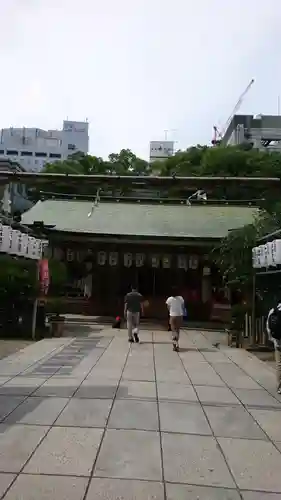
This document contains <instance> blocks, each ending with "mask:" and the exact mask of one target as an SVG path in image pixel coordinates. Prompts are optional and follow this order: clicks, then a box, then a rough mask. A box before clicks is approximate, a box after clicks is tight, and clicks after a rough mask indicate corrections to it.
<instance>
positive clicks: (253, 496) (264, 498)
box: [241, 491, 281, 500]
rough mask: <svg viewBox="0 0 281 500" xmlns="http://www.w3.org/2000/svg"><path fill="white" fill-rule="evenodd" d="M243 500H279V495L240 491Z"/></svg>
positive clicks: (280, 496) (280, 495) (280, 497)
mask: <svg viewBox="0 0 281 500" xmlns="http://www.w3.org/2000/svg"><path fill="white" fill-rule="evenodd" d="M241 494H242V499H243V500H281V493H265V492H264V491H263V492H260V491H242V492H241Z"/></svg>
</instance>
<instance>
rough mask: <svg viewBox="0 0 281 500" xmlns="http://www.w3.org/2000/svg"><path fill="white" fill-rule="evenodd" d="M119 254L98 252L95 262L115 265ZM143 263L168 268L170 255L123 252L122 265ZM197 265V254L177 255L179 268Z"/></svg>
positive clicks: (170, 261) (141, 264) (189, 267)
mask: <svg viewBox="0 0 281 500" xmlns="http://www.w3.org/2000/svg"><path fill="white" fill-rule="evenodd" d="M119 257H120V256H119V254H118V252H109V253H108V254H107V252H98V254H97V263H98V265H99V266H105V265H106V264H107V262H108V264H109V265H110V266H117V265H118V264H119ZM145 263H148V264H149V265H151V267H154V268H158V267H160V266H162V268H164V269H169V268H170V267H171V264H172V256H171V255H163V256H160V255H150V256H146V255H145V254H144V253H136V254H133V253H130V252H127V253H125V254H123V265H124V266H125V267H132V266H133V265H135V266H136V267H142V266H144V264H145ZM198 265H199V259H198V257H197V256H191V257H189V256H187V255H178V256H177V266H178V268H179V269H185V270H187V269H197V268H198Z"/></svg>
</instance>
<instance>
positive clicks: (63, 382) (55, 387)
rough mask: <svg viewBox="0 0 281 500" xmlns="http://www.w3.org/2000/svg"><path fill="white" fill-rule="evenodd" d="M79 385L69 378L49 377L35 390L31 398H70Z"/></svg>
mask: <svg viewBox="0 0 281 500" xmlns="http://www.w3.org/2000/svg"><path fill="white" fill-rule="evenodd" d="M79 385H80V383H79V382H77V380H76V379H72V378H71V377H67V378H59V377H51V378H50V379H48V380H47V381H46V382H45V383H44V384H43V385H42V386H41V387H39V389H37V391H36V392H35V393H34V394H33V396H40V397H58V398H71V397H72V396H73V394H74V392H75V391H76V390H77V388H78V387H79Z"/></svg>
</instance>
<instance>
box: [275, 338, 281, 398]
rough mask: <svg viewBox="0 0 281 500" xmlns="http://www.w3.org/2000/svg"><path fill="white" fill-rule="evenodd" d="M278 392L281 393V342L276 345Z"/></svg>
mask: <svg viewBox="0 0 281 500" xmlns="http://www.w3.org/2000/svg"><path fill="white" fill-rule="evenodd" d="M275 362H276V381H277V392H278V393H279V394H281V344H279V346H275Z"/></svg>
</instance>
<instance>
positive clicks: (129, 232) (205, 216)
mask: <svg viewBox="0 0 281 500" xmlns="http://www.w3.org/2000/svg"><path fill="white" fill-rule="evenodd" d="M91 210H92V203H91V202H89V201H74V200H46V201H39V202H38V203H37V204H36V205H35V206H34V207H32V208H31V209H30V210H29V211H28V212H26V213H25V214H23V217H22V221H23V223H24V224H32V223H33V221H34V220H37V221H38V220H42V221H44V223H45V224H46V225H55V227H56V229H57V230H59V231H68V232H75V233H92V234H98V235H101V234H107V235H121V236H144V237H169V238H179V237H186V238H222V237H223V236H226V235H227V232H228V230H229V229H236V228H239V227H242V226H243V225H245V224H248V223H250V222H252V221H253V217H254V215H255V214H256V213H257V209H256V208H250V207H237V206H228V205H220V206H208V205H193V206H187V205H168V204H167V205H164V204H148V203H147V204H143V203H137V202H134V203H124V202H123V203H121V202H119V203H118V202H116V201H115V202H110V203H107V202H101V203H100V204H99V205H98V206H96V207H95V208H94V210H93V211H92V214H91V215H90V216H88V215H89V214H90V213H91Z"/></svg>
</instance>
